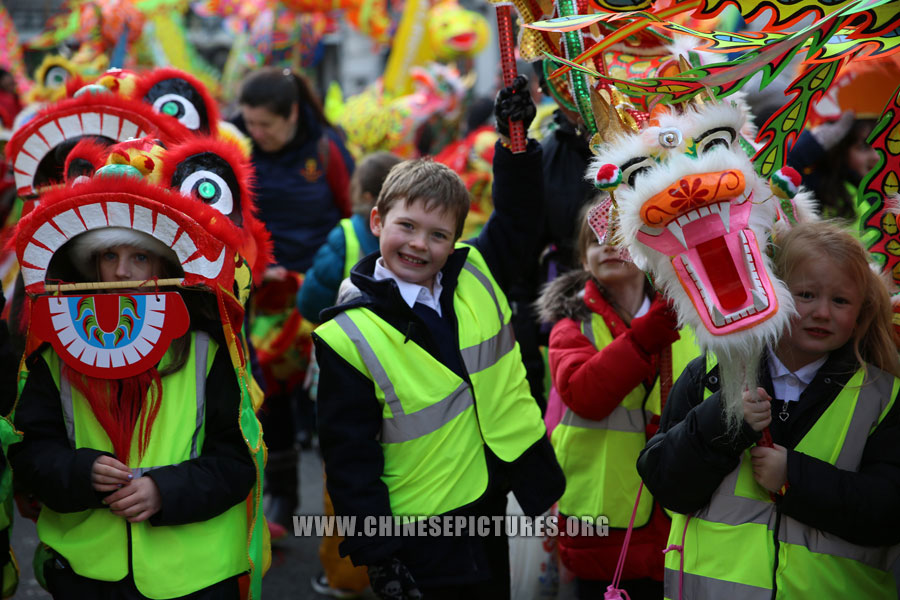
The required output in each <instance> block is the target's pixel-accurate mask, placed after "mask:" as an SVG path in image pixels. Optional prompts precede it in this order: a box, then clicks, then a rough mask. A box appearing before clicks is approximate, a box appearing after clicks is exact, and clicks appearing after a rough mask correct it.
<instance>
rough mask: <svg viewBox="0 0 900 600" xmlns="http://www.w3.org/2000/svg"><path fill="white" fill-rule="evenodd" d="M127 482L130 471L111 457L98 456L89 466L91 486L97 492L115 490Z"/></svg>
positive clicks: (129, 479)
mask: <svg viewBox="0 0 900 600" xmlns="http://www.w3.org/2000/svg"><path fill="white" fill-rule="evenodd" d="M129 481H131V469H129V468H128V467H127V466H125V465H124V464H122V463H121V462H119V461H118V460H116V459H115V458H113V457H112V456H106V455H103V456H100V457H98V458H97V460H95V461H94V464H93V465H92V466H91V486H92V487H93V488H94V489H95V490H96V491H98V492H111V491H113V490H117V489H119V488H120V487H122V486H123V485H125V484H126V483H128V482H129Z"/></svg>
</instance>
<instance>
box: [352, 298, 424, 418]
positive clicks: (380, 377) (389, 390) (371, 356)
mask: <svg viewBox="0 0 900 600" xmlns="http://www.w3.org/2000/svg"><path fill="white" fill-rule="evenodd" d="M334 322H335V323H337V324H338V327H340V328H341V331H343V332H344V335H346V336H347V337H348V338H350V341H351V342H352V343H353V345H354V346H355V347H356V351H357V352H359V356H360V358H362V361H363V364H365V365H366V368H367V369H369V373H370V374H371V375H372V379H373V380H374V381H375V385H377V386H378V387H379V388H380V389H381V391H382V393H383V394H384V401H385V403H386V404H387V405H388V408H390V410H391V415H393V416H394V418H395V419H396V418H397V417H402V416H403V415H404V414H406V413H404V412H403V405H402V404H401V403H400V398H398V397H397V392H395V391H394V384H393V383H391V380H390V378H389V377H388V375H387V371H385V370H384V367H383V366H382V365H381V361H380V360H378V357H377V356H375V351H374V350H373V349H372V346H371V344H369V341H368V340H367V339H366V338H365V336H364V335H363V334H362V331H360V330H359V327H357V326H356V323H354V322H353V319H351V318H350V317H348V316H347V313H345V312H342V313H341V314H339V315H338V316H336V317H335V318H334Z"/></svg>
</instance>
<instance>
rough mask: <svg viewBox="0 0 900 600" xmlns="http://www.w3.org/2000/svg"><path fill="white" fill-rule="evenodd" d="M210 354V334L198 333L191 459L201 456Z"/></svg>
mask: <svg viewBox="0 0 900 600" xmlns="http://www.w3.org/2000/svg"><path fill="white" fill-rule="evenodd" d="M208 353H209V334H207V333H204V332H202V331H198V332H197V333H196V334H195V335H194V356H195V358H194V364H195V367H196V368H195V369H194V376H195V379H194V381H195V386H196V387H197V420H196V421H195V423H194V435H192V436H191V458H197V457H198V456H200V448H198V447H197V442H198V440H199V439H200V430H201V429H202V428H203V419H204V417H205V416H206V414H205V413H206V358H207V356H206V355H207V354H208Z"/></svg>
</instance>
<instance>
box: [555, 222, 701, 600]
mask: <svg viewBox="0 0 900 600" xmlns="http://www.w3.org/2000/svg"><path fill="white" fill-rule="evenodd" d="M589 211H590V207H588V210H587V211H585V215H584V216H582V218H581V219H580V225H579V229H580V232H579V239H578V245H577V248H576V251H577V252H578V257H577V258H578V260H579V262H580V263H581V265H582V267H583V269H582V270H580V271H573V272H570V273H567V274H565V275H563V276H561V277H559V278H557V279H556V280H554V281H553V282H552V283H551V284H550V285H548V286H547V288H545V290H544V292H543V294H542V297H541V299H540V300H539V301H538V307H539V309H540V312H541V317H542V320H544V321H545V322H555V325H554V327H553V330H552V332H551V333H550V370H551V374H552V377H553V383H554V385H555V386H556V389H557V390H558V392H559V394H560V397H561V398H562V401H563V403H564V404H565V411H566V412H565V414H564V415H563V417H562V420H561V422H560V423H559V425H558V426H557V427H556V429H555V430H554V431H553V434H552V436H551V441H552V443H553V446H554V448H555V450H556V456H557V459H558V460H559V463H560V465H561V466H562V468H563V472H564V473H565V475H566V481H567V485H566V492H565V494H564V495H563V497H562V498H561V499H560V501H559V511H560V519H561V527H560V529H561V530H562V531H563V532H564V533H565V532H566V529H567V528H566V527H565V526H563V524H565V523H566V522H568V524H569V525H572V522H573V520H574V519H580V520H581V522H582V527H581V528H580V530H579V531H578V533H577V534H576V535H563V536H562V537H560V540H559V543H560V556H561V558H562V561H563V563H564V564H565V566H566V567H567V568H568V569H569V570H571V571H572V572H574V574H575V576H576V578H577V580H576V583H577V589H578V597H579V598H600V597H602V596H603V593H604V592H605V591H606V588H607V586H608V585H609V584H610V583H611V581H612V580H613V577H614V572H615V568H616V564H617V562H618V557H619V551H620V549H621V546H622V543H623V541H624V537H625V532H626V530H627V527H628V524H629V522H630V520H631V515H632V510H633V509H634V504H635V499H636V498H637V494H638V489H639V487H640V477H639V476H638V473H637V470H636V469H635V461H636V460H637V456H638V453H639V452H640V451H641V448H642V447H643V446H644V444H645V442H646V440H647V439H648V437H649V436H650V435H652V434H653V432H654V431H655V429H656V427H657V423H658V420H659V415H660V413H661V409H662V402H663V399H662V398H661V395H660V379H661V377H662V378H663V379H664V380H666V381H667V385H668V384H670V383H671V381H674V379H676V378H677V376H678V374H679V372H680V368H682V367H683V366H684V365H685V364H686V363H687V362H688V361H690V360H691V359H692V358H694V357H696V356H697V354H698V353H699V351H698V349H697V347H696V345H695V344H694V343H693V338H692V337H691V336H690V335H689V334H687V333H686V332H681V335H680V336H679V331H678V329H677V317H676V315H675V313H674V312H673V311H672V310H671V309H670V307H669V305H668V303H667V302H666V301H665V300H664V299H663V298H662V297H661V296H660V295H659V294H657V293H656V292H655V290H654V289H653V287H652V285H650V282H649V281H648V280H647V278H646V276H645V275H644V273H643V272H642V271H641V270H640V269H638V268H637V267H636V266H635V265H634V263H632V262H631V260H630V258H629V257H628V256H627V254H626V253H625V251H624V250H623V249H620V248H619V247H617V246H613V245H611V244H608V243H603V244H601V243H599V241H598V240H599V238H598V235H595V233H594V231H593V230H592V229H591V227H590V225H589V223H588V218H587V216H586V215H587V214H588V213H589ZM663 355H665V356H666V357H665V359H664V360H661V357H662V356H663ZM673 367H674V368H673ZM661 370H662V372H661ZM673 371H675V372H673ZM601 517H605V518H606V519H608V521H605V522H604V521H602V520H600V519H601ZM591 522H594V523H597V524H598V525H604V524H606V525H608V527H609V535H600V534H602V533H603V530H602V528H601V527H596V528H595V527H585V526H584V525H585V524H590V523H591ZM634 527H635V530H634V533H633V536H632V538H631V545H630V549H629V553H628V559H627V561H626V563H625V567H624V572H623V575H622V579H623V586H622V587H624V588H625V589H626V590H627V591H628V593H629V595H630V597H631V598H632V600H638V599H640V598H661V597H662V590H663V586H662V578H663V554H662V550H663V548H664V547H665V542H666V537H667V535H668V531H669V519H668V517H667V516H666V515H665V513H664V512H663V511H662V509H661V507H660V506H659V505H658V504H657V503H656V502H654V501H653V498H652V497H651V496H650V494H649V493H648V492H647V491H646V490H644V491H643V493H642V495H641V499H640V503H639V504H638V508H637V512H636V515H635V521H634ZM572 532H573V528H571V527H569V531H568V533H572Z"/></svg>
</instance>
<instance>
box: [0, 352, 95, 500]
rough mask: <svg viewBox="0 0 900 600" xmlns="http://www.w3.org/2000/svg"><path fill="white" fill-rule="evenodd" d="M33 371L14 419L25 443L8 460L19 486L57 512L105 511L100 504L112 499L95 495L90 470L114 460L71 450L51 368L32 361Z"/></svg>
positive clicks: (90, 450)
mask: <svg viewBox="0 0 900 600" xmlns="http://www.w3.org/2000/svg"><path fill="white" fill-rule="evenodd" d="M29 371H30V372H29V374H28V380H27V381H26V382H25V388H24V389H23V390H22V396H21V398H20V399H19V404H18V407H17V409H16V416H15V425H16V429H18V430H19V431H21V432H23V433H24V437H23V440H22V441H21V442H18V443H16V444H13V445H11V446H10V447H9V456H8V458H9V463H10V465H11V466H12V468H13V471H14V472H15V474H16V478H17V480H18V482H19V483H21V484H24V486H25V488H26V489H28V490H29V491H31V492H32V493H34V495H35V496H37V498H38V499H39V500H40V501H41V502H42V503H44V504H45V505H47V506H49V507H50V508H51V509H52V510H54V511H56V512H60V513H69V512H78V511H82V510H87V509H90V508H103V507H104V504H103V503H102V502H101V499H102V498H103V497H104V496H106V495H107V494H105V493H99V492H96V491H94V488H93V486H92V485H91V468H92V467H93V465H94V461H95V460H97V458H99V457H100V456H104V455H107V456H111V454H109V453H108V452H101V451H100V450H94V449H93V448H78V449H73V448H72V447H71V446H70V445H69V440H68V436H67V435H66V426H65V423H64V422H63V415H62V408H61V406H60V399H59V390H58V389H57V387H56V384H55V383H54V382H53V377H52V375H51V374H50V369H49V368H48V366H47V363H46V362H45V361H44V359H43V358H41V357H40V356H33V357H32V358H30V359H29Z"/></svg>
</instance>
